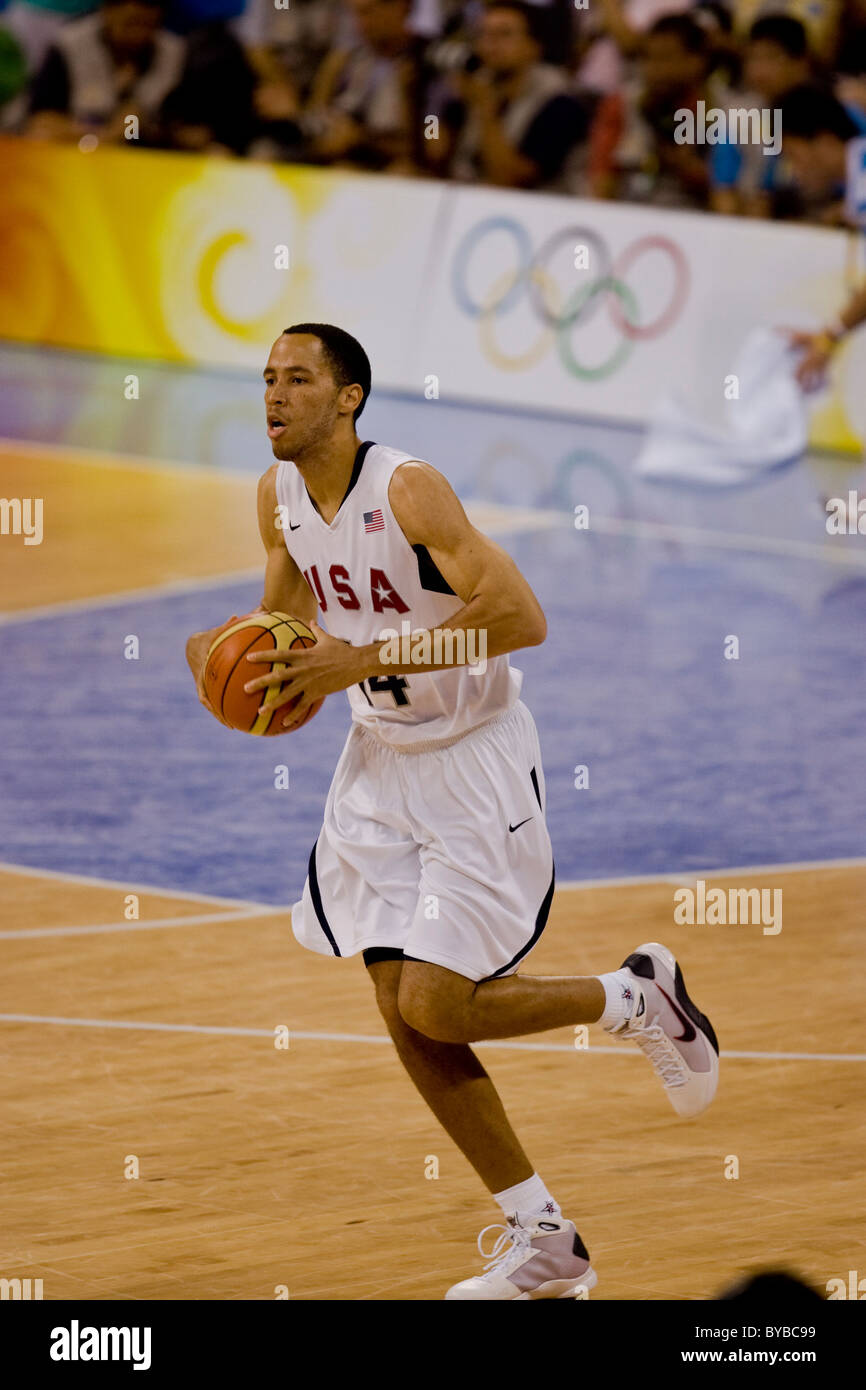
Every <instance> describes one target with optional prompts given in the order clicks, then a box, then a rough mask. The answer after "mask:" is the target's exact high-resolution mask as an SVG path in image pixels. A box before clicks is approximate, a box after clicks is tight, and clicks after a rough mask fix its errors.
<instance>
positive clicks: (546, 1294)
mask: <svg viewBox="0 0 866 1390" xmlns="http://www.w3.org/2000/svg"><path fill="white" fill-rule="evenodd" d="M506 1219H507V1222H508V1224H507V1225H506V1226H502V1225H501V1224H495V1225H493V1226H485V1228H484V1230H483V1231H482V1232H481V1235H480V1236H479V1237H478V1249H479V1250H480V1252H481V1254H482V1255H485V1256H487V1251H486V1250H485V1249H484V1246H483V1243H482V1242H483V1240H484V1237H485V1236H486V1234H487V1232H488V1231H500V1232H501V1235H500V1236H499V1239H498V1240H497V1242H496V1244H495V1245H494V1247H493V1249H492V1250H491V1252H490V1255H489V1256H488V1257H487V1260H488V1262H487V1264H486V1265H485V1266H484V1271H485V1272H484V1273H483V1274H478V1275H476V1276H475V1277H474V1278H473V1279H464V1280H462V1282H461V1283H459V1284H454V1285H453V1287H452V1288H450V1289H449V1290H448V1292H447V1293H446V1295H445V1297H446V1298H454V1299H456V1298H467V1299H469V1298H474V1299H482V1298H485V1299H493V1298H508V1299H512V1300H514V1301H515V1302H516V1301H517V1300H519V1299H528V1298H587V1297H588V1296H589V1290H590V1289H592V1288H594V1287H595V1285H596V1283H597V1282H598V1278H597V1276H596V1273H595V1271H594V1270H593V1269H592V1268H591V1267H590V1263H589V1254H588V1253H587V1249H586V1246H585V1245H584V1243H583V1241H582V1240H581V1238H580V1236H579V1235H578V1234H577V1231H576V1229H575V1226H574V1222H573V1221H566V1220H565V1218H564V1217H562V1216H546V1215H542V1216H527V1215H526V1214H525V1213H524V1212H520V1213H516V1214H515V1215H514V1216H509V1217H507V1218H506Z"/></svg>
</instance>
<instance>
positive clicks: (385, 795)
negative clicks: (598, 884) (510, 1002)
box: [292, 700, 554, 981]
mask: <svg viewBox="0 0 866 1390" xmlns="http://www.w3.org/2000/svg"><path fill="white" fill-rule="evenodd" d="M544 810H545V791H544V773H543V771H542V766H541V750H540V748H539V743H538V732H537V730H536V727H535V721H534V720H533V718H532V715H531V714H530V712H529V710H528V709H527V708H526V706H525V705H524V704H523V702H522V701H520V700H518V701H517V703H516V704H515V705H514V706H512V708H511V709H510V710H508V711H507V712H506V713H505V714H503V715H500V716H498V717H496V718H495V719H494V720H492V721H490V722H488V723H486V724H483V725H481V726H479V727H478V728H476V729H473V730H470V732H469V733H468V734H465V735H464V736H463V737H462V738H460V739H458V740H457V741H456V742H454V743H450V744H449V745H447V746H446V747H434V748H433V749H430V748H429V745H427V746H426V747H424V749H423V751H419V752H405V751H399V752H398V751H397V750H395V749H393V748H391V747H388V746H387V745H385V744H384V743H383V742H382V741H381V740H380V739H379V738H377V736H376V735H375V734H374V733H371V732H370V731H369V730H367V729H364V728H362V727H361V726H360V725H359V724H353V725H352V728H351V730H350V732H349V736H348V738H347V739H346V743H345V746H344V748H343V751H342V753H341V754H340V759H339V761H338V763H337V767H336V771H335V772H334V779H333V782H332V783H331V789H330V791H329V793H328V799H327V802H326V804H325V816H324V823H323V825H322V829H321V831H320V833H319V838H318V840H317V841H316V843H315V845H314V846H313V851H312V854H311V855H310V864H309V870H308V875H307V881H306V883H305V884H304V894H303V897H302V898H301V901H300V902H298V903H295V905H294V907H293V908H292V930H293V932H294V934H295V936H296V937H297V939H298V941H299V942H300V943H301V945H302V946H306V947H307V948H308V949H309V950H311V951H318V952H320V953H321V954H322V955H334V956H352V955H356V954H357V953H358V952H359V951H366V950H368V949H372V948H379V949H383V948H384V949H386V950H388V951H389V952H393V953H394V955H395V956H397V957H399V954H400V952H402V953H403V954H404V955H405V956H407V957H409V958H411V959H414V960H423V961H431V962H433V963H434V964H435V965H442V966H444V967H445V968H446V969H448V970H454V971H456V973H457V974H458V975H465V976H466V977H467V979H470V980H476V981H477V980H486V979H490V978H491V977H492V976H502V975H510V974H513V973H514V971H515V970H516V969H517V968H518V966H519V964H520V962H521V961H522V960H523V959H524V958H525V957H526V955H527V954H528V952H529V951H530V950H531V949H532V947H533V946H534V945H535V943H536V942H537V940H538V938H539V937H540V936H541V933H542V931H543V930H544V926H545V923H546V921H547V916H548V912H549V911H550V904H551V901H552V899H553V877H554V875H553V852H552V849H551V844H550V836H549V835H548V832H547V826H546V824H545V820H544Z"/></svg>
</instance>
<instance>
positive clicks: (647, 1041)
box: [618, 1023, 688, 1087]
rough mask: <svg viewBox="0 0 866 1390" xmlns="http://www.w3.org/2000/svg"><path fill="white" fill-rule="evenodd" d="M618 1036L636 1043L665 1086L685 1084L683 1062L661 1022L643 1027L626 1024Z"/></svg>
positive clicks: (686, 1074)
mask: <svg viewBox="0 0 866 1390" xmlns="http://www.w3.org/2000/svg"><path fill="white" fill-rule="evenodd" d="M618 1036H619V1037H621V1038H629V1039H631V1041H633V1042H636V1043H637V1045H638V1047H639V1048H640V1049H641V1051H642V1052H644V1053H645V1054H646V1056H647V1057H648V1058H649V1060H650V1062H651V1063H652V1065H653V1068H654V1070H655V1071H656V1072H657V1073H658V1075H659V1076H660V1077H661V1079H662V1081H663V1082H664V1084H665V1086H668V1087H673V1086H685V1084H686V1082H687V1080H688V1072H687V1070H686V1066H685V1063H684V1062H683V1059H682V1057H681V1056H680V1054H679V1052H678V1051H677V1049H676V1048H675V1047H674V1045H673V1043H672V1042H671V1041H670V1039H669V1038H668V1036H667V1034H666V1033H665V1031H664V1029H663V1028H662V1026H661V1024H659V1023H650V1024H648V1025H647V1026H646V1027H645V1028H631V1027H629V1026H626V1027H625V1028H623V1030H622V1032H621V1033H619V1034H618Z"/></svg>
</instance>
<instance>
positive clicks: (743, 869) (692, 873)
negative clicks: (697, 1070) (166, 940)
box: [0, 858, 866, 936]
mask: <svg viewBox="0 0 866 1390" xmlns="http://www.w3.org/2000/svg"><path fill="white" fill-rule="evenodd" d="M863 868H866V858H863V859H800V860H794V861H793V862H792V863H790V864H745V865H736V866H734V867H732V868H722V869H694V868H688V869H683V870H681V871H679V872H678V871H677V870H672V871H671V872H670V873H666V874H635V875H634V876H633V877H625V878H578V879H564V880H559V879H557V882H556V887H557V889H562V890H567V891H569V892H579V891H585V890H587V889H591V888H636V887H640V885H641V884H644V883H670V884H681V883H693V882H694V881H695V879H698V878H703V879H709V878H732V877H735V876H736V877H738V878H739V877H741V878H747V877H748V876H749V875H750V874H751V875H754V874H796V873H807V872H809V871H810V870H820V869H824V870H833V869H863ZM0 873H7V874H20V875H21V876H22V877H24V878H47V879H51V880H53V881H54V882H57V883H76V884H79V883H80V884H82V885H83V886H84V887H87V888H116V889H117V890H118V891H119V892H123V893H137V894H138V895H139V897H143V896H145V895H147V894H150V895H151V896H153V897H159V898H178V899H180V900H181V901H183V902H201V903H216V904H218V905H219V906H221V907H228V908H237V909H238V912H239V915H241V916H242V915H243V913H244V912H249V913H250V914H252V915H262V914H264V913H269V912H273V913H275V912H285V911H287V910H288V908H289V907H291V902H288V901H287V902H286V903H265V902H257V901H253V900H252V899H249V898H224V897H217V896H216V895H215V894H212V893H193V892H188V891H186V890H184V889H182V888H166V887H159V886H157V885H155V884H152V883H146V884H145V883H129V882H128V881H125V880H123V879H116V878H96V877H93V876H91V875H87V874H74V873H65V872H63V871H61V870H57V869H39V868H34V867H33V865H30V864H10V863H6V862H4V861H0ZM183 920H186V921H189V920H190V919H189V918H186V919H183ZM126 925H127V926H128V927H129V928H130V929H131V930H132V929H134V928H135V927H136V926H137V925H140V923H138V924H137V923H135V922H129V923H127V924H126ZM154 925H157V924H156V923H155V924H154ZM119 926H120V924H118V927H119ZM37 930H42V929H41V928H37ZM45 930H46V931H50V932H51V933H52V934H53V933H54V932H55V930H57V931H59V930H61V928H57V929H55V928H53V927H52V928H45ZM62 930H64V931H66V930H69V931H78V930H82V929H81V928H62ZM87 930H92V928H87ZM33 934H34V933H31V932H25V933H23V935H26V936H30V935H33Z"/></svg>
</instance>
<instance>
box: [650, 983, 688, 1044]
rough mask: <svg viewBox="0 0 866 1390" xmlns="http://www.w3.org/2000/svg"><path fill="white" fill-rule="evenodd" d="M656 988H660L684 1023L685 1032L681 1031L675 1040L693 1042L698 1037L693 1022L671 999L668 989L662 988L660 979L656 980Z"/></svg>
mask: <svg viewBox="0 0 866 1390" xmlns="http://www.w3.org/2000/svg"><path fill="white" fill-rule="evenodd" d="M656 988H657V989H658V990H660V992H661V993H662V994H663V995H664V997H665V999H666V1000H667V1001H668V1003H669V1004H670V1006H671V1008H672V1009H673V1011H674V1013H675V1014H676V1016H677V1018H678V1019H679V1021H680V1023H681V1024H682V1025H683V1032H682V1033H680V1035H679V1037H677V1038H674V1042H693V1041H694V1039H695V1037H696V1034H695V1030H694V1028H693V1026H692V1024H691V1023H690V1022H689V1020H688V1019H687V1018H686V1016H685V1014H684V1013H683V1012H682V1010H681V1009H680V1008H679V1006H678V1005H677V1004H675V1003H674V1001H673V999H671V996H670V995H669V994H668V992H667V990H666V989H662V987H661V985H660V984H659V983H658V980H657V981H656Z"/></svg>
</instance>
